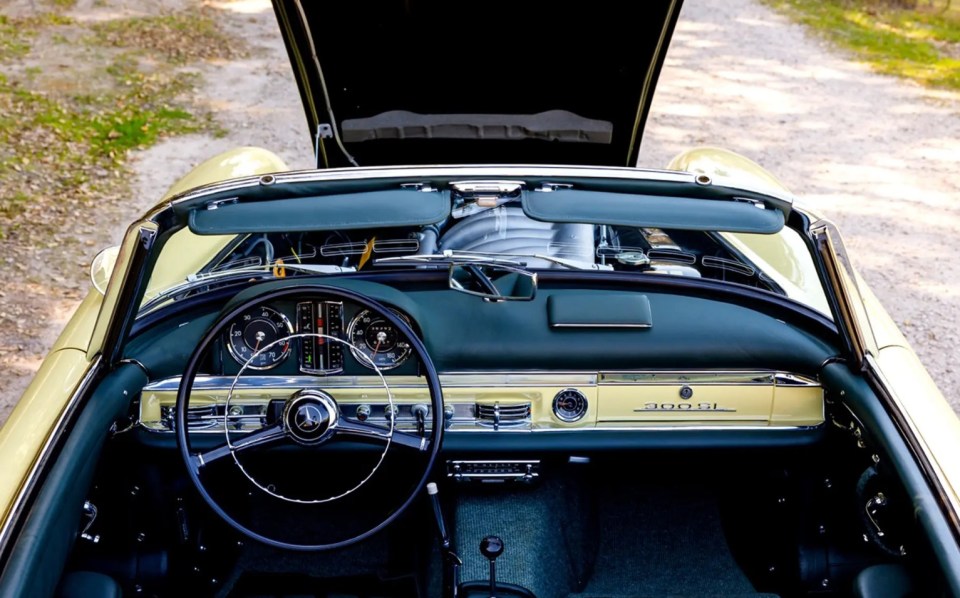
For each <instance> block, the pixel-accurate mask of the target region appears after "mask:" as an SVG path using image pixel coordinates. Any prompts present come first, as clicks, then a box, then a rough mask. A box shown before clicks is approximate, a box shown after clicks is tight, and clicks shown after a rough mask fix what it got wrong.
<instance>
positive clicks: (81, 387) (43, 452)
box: [0, 355, 102, 555]
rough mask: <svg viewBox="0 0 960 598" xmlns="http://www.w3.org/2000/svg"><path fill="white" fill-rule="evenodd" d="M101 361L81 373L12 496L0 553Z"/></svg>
mask: <svg viewBox="0 0 960 598" xmlns="http://www.w3.org/2000/svg"><path fill="white" fill-rule="evenodd" d="M101 361H102V357H101V356H99V355H98V356H97V357H96V358H94V360H93V361H91V362H90V366H89V367H88V368H87V372H86V373H85V374H84V375H83V378H81V379H80V383H79V384H77V388H76V390H74V391H73V395H71V396H70V400H69V401H67V404H66V406H65V407H64V408H63V411H61V412H60V417H58V418H57V421H56V423H55V424H54V427H53V431H52V432H51V433H50V435H49V436H48V437H47V439H46V441H45V442H44V444H43V447H42V448H41V449H40V454H39V456H38V457H37V459H36V461H34V463H33V467H31V468H30V472H29V473H28V474H27V477H26V478H25V479H24V482H23V484H22V485H21V486H20V490H19V491H18V492H17V495H16V496H15V497H14V499H13V505H12V506H11V507H10V510H9V511H8V512H7V517H6V519H5V520H4V522H3V527H2V528H0V555H6V554H7V544H8V543H9V542H10V540H11V536H12V534H13V528H14V525H15V523H16V522H17V520H18V519H20V517H21V515H23V509H24V506H25V505H26V501H27V499H28V498H29V497H30V495H32V494H33V492H34V490H35V489H36V485H37V479H38V477H39V474H40V472H41V471H43V469H44V467H46V465H47V461H48V460H49V459H50V453H51V452H52V451H53V447H54V446H56V444H57V443H58V442H59V441H60V439H61V438H62V437H63V434H64V424H65V423H66V422H67V421H69V420H70V418H72V417H73V414H74V413H75V412H76V410H77V406H78V405H79V403H80V398H81V397H83V396H84V395H85V394H86V392H87V389H88V388H89V387H90V384H91V382H92V381H93V378H94V376H96V374H97V372H99V371H100V363H101Z"/></svg>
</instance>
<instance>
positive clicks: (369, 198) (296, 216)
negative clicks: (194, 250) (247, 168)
mask: <svg viewBox="0 0 960 598" xmlns="http://www.w3.org/2000/svg"><path fill="white" fill-rule="evenodd" d="M449 214H450V193H449V192H448V191H432V192H416V193H414V192H411V191H408V190H404V189H390V190H382V191H367V192H361V193H344V194H334V195H320V196H310V197H297V198H295V199H274V200H269V201H249V202H242V201H239V200H236V199H234V200H231V199H225V200H218V201H215V202H211V203H208V204H207V205H205V206H203V207H199V208H194V209H192V210H191V211H190V215H189V220H188V224H189V226H190V230H191V231H192V232H194V233H195V234H198V235H225V234H243V233H271V232H307V231H318V230H348V229H362V228H383V227H401V226H425V225H427V224H433V223H435V222H440V221H441V220H443V219H444V218H446V217H447V216H448V215H449Z"/></svg>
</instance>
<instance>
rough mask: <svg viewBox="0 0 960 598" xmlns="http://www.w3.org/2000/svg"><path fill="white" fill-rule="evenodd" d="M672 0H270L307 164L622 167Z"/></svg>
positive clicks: (640, 119) (668, 28)
mask: <svg viewBox="0 0 960 598" xmlns="http://www.w3.org/2000/svg"><path fill="white" fill-rule="evenodd" d="M680 4H681V0H647V1H645V2H624V1H623V0H592V1H591V2H578V3H570V2H563V1H559V2H558V1H555V0H519V1H518V0H484V1H473V2H470V1H467V2H459V1H454V2H451V1H450V0H374V1H357V2H315V1H309V0H306V1H304V0H274V7H275V9H276V12H277V17H278V20H279V22H280V28H281V30H282V31H283V35H284V40H285V42H286V45H287V50H288V51H289V54H290V60H291V63H292V64H293V70H294V73H295V75H296V79H297V83H298V85H299V88H300V94H301V96H302V99H303V104H304V107H305V109H306V114H307V122H308V125H309V127H310V132H311V134H312V135H314V136H315V138H316V139H317V165H318V166H319V167H336V166H350V165H359V166H373V165H387V164H396V165H400V164H466V163H471V164H490V163H496V164H505V163H526V164H584V165H605V166H632V165H634V164H635V162H636V159H637V153H638V151H639V147H640V139H641V135H642V133H643V126H644V123H645V122H646V119H647V113H648V111H649V109H650V103H651V101H652V99H653V91H654V88H655V86H656V81H657V77H658V76H659V74H660V68H661V66H662V64H663V57H664V54H665V53H666V51H667V47H668V45H669V41H670V36H671V34H672V32H673V27H674V24H675V23H676V19H677V15H678V13H679V11H680Z"/></svg>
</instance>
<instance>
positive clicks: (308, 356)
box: [131, 280, 829, 448]
mask: <svg viewBox="0 0 960 598" xmlns="http://www.w3.org/2000/svg"><path fill="white" fill-rule="evenodd" d="M324 283H327V281H324ZM289 284H291V285H293V284H302V282H300V283H298V282H294V281H290V282H289ZM340 284H343V285H345V286H349V287H354V288H357V289H359V290H362V291H363V292H364V293H365V294H366V295H368V296H371V297H372V298H374V299H375V300H378V301H379V302H381V303H382V304H384V305H385V306H386V307H385V308H384V309H390V310H391V311H392V312H393V313H394V314H396V315H397V316H398V317H400V318H402V319H403V320H404V321H405V322H406V323H408V324H409V325H410V327H411V329H412V330H413V331H414V332H415V334H417V335H418V336H419V337H420V339H421V340H422V341H423V342H424V345H425V346H426V348H427V350H428V352H429V354H430V356H431V359H432V361H433V362H434V364H435V365H436V366H437V368H438V370H439V372H440V381H441V385H442V388H443V404H444V413H443V422H444V426H445V428H446V432H448V434H447V435H446V436H445V444H447V445H450V446H456V445H457V442H456V440H452V439H456V438H458V437H461V438H466V437H467V436H469V437H471V438H474V439H480V438H484V439H487V440H489V439H493V438H496V439H501V438H503V439H506V438H510V440H509V441H506V440H505V441H504V442H505V444H504V445H503V446H504V447H508V446H513V447H516V446H520V445H523V446H532V444H530V443H531V441H529V440H521V439H522V438H525V437H529V436H528V435H529V433H534V434H541V435H543V437H544V438H545V437H546V435H551V434H552V435H553V436H555V435H556V434H561V435H564V436H565V435H566V434H568V433H571V432H577V433H579V434H577V435H576V437H577V438H582V439H585V440H584V442H593V441H590V440H586V439H588V438H590V436H589V435H590V434H591V433H592V434H594V435H596V434H611V433H613V434H617V435H619V436H618V437H623V433H629V432H635V433H640V434H643V433H647V434H654V433H674V432H677V431H687V432H689V433H697V434H702V433H704V432H706V433H708V434H709V432H710V431H726V432H737V433H743V432H746V433H751V432H765V433H766V435H767V436H769V435H770V434H784V435H785V436H786V435H788V434H790V433H797V434H803V433H807V432H810V431H815V430H820V429H821V428H822V426H823V423H824V419H825V418H824V394H823V389H822V388H821V385H820V383H819V381H818V380H817V377H816V375H815V373H814V371H815V369H816V367H817V366H818V365H819V363H822V362H823V360H824V359H826V358H827V357H829V346H828V345H827V344H826V343H824V342H823V341H822V340H818V339H816V338H815V337H814V336H812V335H810V334H809V333H808V332H804V331H803V330H801V329H799V328H797V327H795V326H792V325H790V324H788V323H787V322H785V321H784V320H782V319H779V318H776V317H771V316H770V315H766V314H762V313H760V312H758V311H756V310H752V309H748V308H746V307H743V306H738V305H734V304H731V303H726V302H719V301H715V300H708V299H704V298H698V297H682V296H680V295H675V294H670V293H659V292H645V293H643V297H644V298H645V301H646V303H648V304H649V305H650V306H651V310H652V314H653V325H652V326H651V327H650V328H646V329H637V328H631V327H626V326H625V327H622V328H616V327H614V328H610V327H609V326H608V325H607V324H605V325H604V327H599V326H598V327H591V326H590V325H589V323H590V322H591V321H592V320H591V318H590V316H589V313H585V314H582V317H579V316H578V317H579V319H581V320H583V321H584V323H586V324H587V325H586V326H582V327H578V328H564V327H558V326H552V325H551V315H550V312H551V309H552V308H551V305H555V304H556V303H557V302H559V301H576V304H577V305H580V304H583V305H589V306H591V309H595V310H598V311H599V312H609V311H610V309H605V307H606V308H609V307H610V305H609V304H610V302H611V301H613V302H614V303H615V302H616V300H615V298H616V297H617V293H611V292H609V291H604V290H595V291H585V290H584V289H578V290H575V291H574V290H568V289H562V288H557V289H552V290H550V289H541V292H539V293H538V295H537V297H536V298H535V299H534V300H533V301H528V302H514V303H501V304H490V303H485V302H483V301H481V300H479V299H477V298H475V297H470V296H468V295H464V294H462V293H456V292H454V291H451V290H449V289H440V288H430V286H429V285H427V286H426V287H424V285H417V284H406V283H397V282H394V283H392V284H381V283H371V282H369V281H352V282H351V281H350V280H341V281H340ZM271 285H273V286H271ZM275 286H276V283H268V284H267V285H259V287H258V286H254V287H251V288H250V289H247V290H246V291H243V292H242V293H240V295H239V296H238V299H237V300H239V299H244V300H246V299H249V298H250V297H254V298H255V297H256V296H257V293H258V292H262V290H263V288H267V289H269V288H274V287H275ZM261 287H262V288H261ZM584 293H586V295H585V294H584ZM621 293H622V292H621ZM584 297H586V299H584ZM235 302H236V301H233V302H231V303H235ZM685 310H696V311H698V312H700V313H701V314H702V313H703V312H704V310H709V311H710V312H713V313H714V317H712V318H709V319H704V318H702V317H701V318H699V319H693V318H691V317H689V316H690V314H689V313H686V314H685V313H683V312H684V311H685ZM200 311H201V313H200V314H198V313H197V312H192V313H189V314H186V313H182V314H178V315H175V316H173V317H172V318H171V319H170V320H169V321H167V322H161V323H159V324H156V325H153V326H151V327H150V328H148V329H147V330H145V331H143V332H141V333H140V334H139V335H138V338H137V339H136V340H137V342H136V343H132V344H131V347H132V351H135V352H136V355H137V357H136V359H137V360H138V361H140V362H141V363H142V364H143V365H144V367H145V368H146V369H147V370H148V371H151V372H163V371H168V372H170V374H169V375H163V376H156V375H154V376H152V380H151V382H150V383H149V384H148V385H147V386H146V387H145V388H144V389H143V392H142V395H141V398H140V401H139V404H138V409H139V417H138V422H139V426H140V428H141V429H142V430H143V431H144V432H145V433H149V434H160V435H172V434H171V432H173V431H174V429H175V424H174V417H173V414H174V406H175V403H176V395H177V390H178V388H179V385H180V377H179V375H178V370H180V369H182V363H183V362H182V359H183V358H182V356H183V355H186V354H188V352H189V350H190V349H191V348H192V347H194V346H196V345H197V340H198V338H199V335H200V333H201V332H202V331H203V329H205V328H206V327H208V325H209V323H210V322H211V321H212V318H215V317H217V314H218V313H226V308H223V311H219V310H218V309H217V308H216V306H213V305H211V306H207V307H205V308H203V309H201V310H200ZM604 321H607V320H606V319H605V320H604ZM224 330H225V333H224V334H223V335H222V337H221V338H220V339H218V340H217V341H216V342H215V343H213V345H212V346H213V347H214V348H213V350H212V351H210V355H208V356H207V357H206V358H205V362H204V366H203V368H202V369H201V374H200V375H198V377H197V379H196V380H195V382H194V386H193V389H192V392H191V395H190V405H189V409H188V411H187V419H188V423H189V426H190V431H191V432H192V433H193V432H196V433H198V434H200V435H204V434H208V433H209V434H223V433H224V432H225V430H230V431H231V432H237V433H241V434H242V433H244V432H253V431H256V430H259V429H261V428H262V427H264V426H265V425H266V424H267V423H268V421H269V419H270V418H271V409H272V408H273V407H272V406H275V405H276V404H277V403H279V402H283V401H285V400H287V399H289V398H290V397H291V396H292V395H294V394H295V393H297V392H302V391H304V390H314V391H319V392H322V393H325V394H327V395H329V396H330V397H332V399H334V401H335V403H336V405H337V406H338V408H339V411H340V417H341V418H343V419H344V420H353V421H359V422H371V423H375V424H381V425H383V426H388V425H393V426H395V428H396V429H397V430H402V431H406V432H410V433H414V434H417V433H419V434H424V433H427V434H429V430H426V431H425V430H424V425H425V422H429V421H430V417H431V416H432V413H431V406H430V405H431V402H430V395H429V392H428V388H427V385H426V382H425V379H424V378H423V376H422V375H421V374H422V372H421V366H420V364H419V361H418V359H417V357H416V354H415V352H414V351H412V349H411V345H410V342H409V339H407V338H406V337H405V336H404V335H403V334H402V333H401V332H400V331H399V330H398V329H396V328H395V327H394V326H393V325H391V324H390V323H389V322H388V321H387V320H386V319H385V318H383V317H382V315H381V314H379V313H377V312H376V311H375V310H371V309H368V308H365V307H362V306H360V305H357V304H354V303H352V302H350V301H343V300H341V299H339V298H326V297H323V296H322V294H321V295H319V296H318V294H317V293H316V292H310V293H305V294H304V295H303V296H302V297H300V296H286V297H284V298H282V299H273V300H269V299H268V300H265V301H263V302H260V303H255V305H254V306H253V307H251V308H249V309H246V310H244V311H242V312H241V313H239V314H238V315H235V316H233V317H232V319H231V321H230V322H229V323H228V325H227V326H226V327H225V328H224ZM164 347H166V348H168V349H169V348H173V347H176V348H177V350H173V351H170V350H168V351H164V350H163V348H164ZM746 347H749V351H747V350H746V349H745V348H746ZM178 351H179V355H180V357H179V358H178V356H177V354H178ZM531 363H536V364H537V366H536V367H529V364H531ZM798 363H799V364H800V366H799V367H786V366H791V365H793V364H798ZM665 364H671V365H670V366H666V367H665ZM624 366H626V367H624ZM631 366H632V367H631ZM812 370H813V371H812ZM650 437H651V438H653V437H654V436H650ZM480 442H481V444H480V445H476V446H486V447H487V448H490V447H492V446H495V445H491V444H490V443H488V442H487V441H480ZM564 442H566V441H564ZM484 443H486V444H484ZM568 445H569V443H568Z"/></svg>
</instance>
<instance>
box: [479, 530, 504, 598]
mask: <svg viewBox="0 0 960 598" xmlns="http://www.w3.org/2000/svg"><path fill="white" fill-rule="evenodd" d="M480 554H482V555H483V556H484V558H486V559H487V560H488V561H490V598H496V596H497V557H498V556H500V555H501V554H503V540H501V539H500V538H499V537H498V536H487V537H486V538H484V539H483V540H480Z"/></svg>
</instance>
